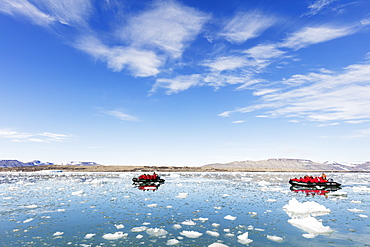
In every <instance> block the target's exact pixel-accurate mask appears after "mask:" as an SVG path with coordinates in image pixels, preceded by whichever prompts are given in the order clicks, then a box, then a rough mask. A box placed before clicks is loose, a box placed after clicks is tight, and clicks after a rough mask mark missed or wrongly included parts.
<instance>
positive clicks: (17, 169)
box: [0, 165, 370, 173]
mask: <svg viewBox="0 0 370 247" xmlns="http://www.w3.org/2000/svg"><path fill="white" fill-rule="evenodd" d="M45 170H60V171H64V172H142V173H151V172H154V171H156V172H310V173H315V172H316V173H318V172H341V173H369V172H370V171H343V170H300V169H299V170H294V169H282V168H276V169H274V168H261V167H258V168H255V169H253V168H250V167H248V168H240V167H230V168H214V167H189V166H184V167H176V166H173V167H172V166H103V165H97V166H76V165H39V166H17V167H3V168H0V172H38V171H45Z"/></svg>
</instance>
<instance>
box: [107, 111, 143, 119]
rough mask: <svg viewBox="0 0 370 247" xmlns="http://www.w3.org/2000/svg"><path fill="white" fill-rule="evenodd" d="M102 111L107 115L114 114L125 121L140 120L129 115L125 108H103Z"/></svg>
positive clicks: (113, 115)
mask: <svg viewBox="0 0 370 247" xmlns="http://www.w3.org/2000/svg"><path fill="white" fill-rule="evenodd" d="M100 112H101V113H103V114H105V115H108V116H112V117H115V118H118V119H119V120H123V121H139V118H138V117H135V116H133V115H129V114H127V113H125V112H124V111H123V110H101V111H100Z"/></svg>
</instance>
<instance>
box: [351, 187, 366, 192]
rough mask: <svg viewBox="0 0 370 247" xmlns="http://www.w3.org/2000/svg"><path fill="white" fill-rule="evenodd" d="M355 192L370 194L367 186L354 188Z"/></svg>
mask: <svg viewBox="0 0 370 247" xmlns="http://www.w3.org/2000/svg"><path fill="white" fill-rule="evenodd" d="M352 190H353V192H370V188H369V187H366V186H358V187H356V186H355V187H352Z"/></svg>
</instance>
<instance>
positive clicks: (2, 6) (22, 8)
mask: <svg viewBox="0 0 370 247" xmlns="http://www.w3.org/2000/svg"><path fill="white" fill-rule="evenodd" d="M0 12H3V13H6V14H8V15H12V16H15V17H19V16H20V17H23V18H26V19H27V20H29V21H31V22H32V23H34V24H36V25H39V26H44V27H47V26H48V25H50V24H51V23H53V22H54V21H55V17H53V16H51V15H49V14H46V13H44V12H42V11H41V10H39V9H38V8H37V7H36V6H35V5H33V4H32V3H30V2H28V1H27V0H0Z"/></svg>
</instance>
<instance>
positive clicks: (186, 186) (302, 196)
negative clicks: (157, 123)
mask: <svg viewBox="0 0 370 247" xmlns="http://www.w3.org/2000/svg"><path fill="white" fill-rule="evenodd" d="M137 175H139V173H64V172H61V173H8V172H7V173H0V213H1V218H0V241H1V246H4V247H5V246H85V247H87V246H210V245H211V246H302V247H304V246H370V219H369V218H368V216H369V215H370V173H327V175H328V177H330V178H333V179H334V180H335V181H337V182H339V183H341V184H342V187H341V189H340V190H337V191H329V192H328V193H326V192H322V191H307V190H295V191H294V190H291V188H290V185H289V183H288V180H289V178H292V177H299V176H303V175H306V174H302V173H267V172H263V173H257V172H253V173H162V174H160V175H161V176H162V177H163V178H165V179H166V181H165V183H164V184H161V185H159V186H156V187H150V186H149V187H145V186H144V187H140V186H134V185H133V184H132V181H131V179H132V178H133V177H134V176H137ZM313 175H320V174H313Z"/></svg>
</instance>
